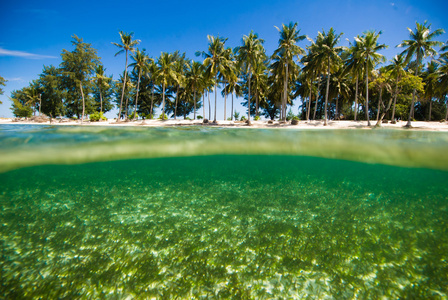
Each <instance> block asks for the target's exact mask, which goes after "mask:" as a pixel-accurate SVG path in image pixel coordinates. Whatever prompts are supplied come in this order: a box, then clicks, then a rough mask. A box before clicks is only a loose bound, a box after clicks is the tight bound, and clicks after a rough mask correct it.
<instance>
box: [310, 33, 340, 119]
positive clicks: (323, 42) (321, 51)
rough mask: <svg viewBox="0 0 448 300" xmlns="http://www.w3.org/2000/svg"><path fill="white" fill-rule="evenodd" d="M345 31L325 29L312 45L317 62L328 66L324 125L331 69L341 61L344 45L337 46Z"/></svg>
mask: <svg viewBox="0 0 448 300" xmlns="http://www.w3.org/2000/svg"><path fill="white" fill-rule="evenodd" d="M342 34H343V33H340V34H336V32H335V31H334V29H333V28H330V30H329V31H328V33H325V31H324V30H322V33H321V32H318V34H317V38H316V42H315V43H314V44H313V45H311V47H312V48H313V49H312V51H315V53H316V54H315V55H314V59H315V60H316V62H317V63H319V62H320V63H322V64H325V65H326V67H327V88H326V92H325V108H324V110H325V120H324V126H326V125H327V106H328V94H329V91H330V76H331V70H332V69H334V68H335V67H336V66H337V64H338V63H340V62H341V57H340V56H339V54H340V53H341V52H342V50H343V49H344V47H337V46H336V45H337V44H338V43H339V40H340V38H341V36H342Z"/></svg>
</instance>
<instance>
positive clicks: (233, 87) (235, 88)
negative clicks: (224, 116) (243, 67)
mask: <svg viewBox="0 0 448 300" xmlns="http://www.w3.org/2000/svg"><path fill="white" fill-rule="evenodd" d="M232 71H233V72H234V73H233V74H232V76H229V77H228V78H227V85H225V86H224V89H223V91H222V93H223V94H224V95H228V94H231V95H232V108H231V113H230V119H231V120H233V117H234V110H233V94H234V93H235V96H236V97H238V96H242V88H241V85H239V84H238V80H239V75H240V74H239V71H240V68H238V67H235V68H233V69H232Z"/></svg>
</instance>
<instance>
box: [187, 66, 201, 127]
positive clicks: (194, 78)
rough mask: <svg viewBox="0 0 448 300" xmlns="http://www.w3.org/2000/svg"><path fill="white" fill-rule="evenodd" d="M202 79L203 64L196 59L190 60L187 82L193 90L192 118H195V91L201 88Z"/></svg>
mask: <svg viewBox="0 0 448 300" xmlns="http://www.w3.org/2000/svg"><path fill="white" fill-rule="evenodd" d="M203 80H204V66H203V65H202V64H201V63H200V62H197V61H192V62H191V63H190V64H189V65H188V72H187V83H188V86H189V87H190V89H191V90H192V91H193V101H194V112H193V114H194V116H193V120H196V92H198V91H200V90H201V87H202V85H203Z"/></svg>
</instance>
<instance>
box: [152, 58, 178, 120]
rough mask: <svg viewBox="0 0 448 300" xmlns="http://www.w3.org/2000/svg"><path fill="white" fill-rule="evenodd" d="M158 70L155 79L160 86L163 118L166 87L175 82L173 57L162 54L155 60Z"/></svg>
mask: <svg viewBox="0 0 448 300" xmlns="http://www.w3.org/2000/svg"><path fill="white" fill-rule="evenodd" d="M157 65H158V70H157V77H158V79H159V84H162V116H163V117H164V116H165V91H166V87H167V85H169V84H171V83H172V82H173V81H176V80H177V74H176V72H175V71H174V60H173V55H172V54H170V53H166V52H162V54H161V55H160V57H159V59H158V60H157Z"/></svg>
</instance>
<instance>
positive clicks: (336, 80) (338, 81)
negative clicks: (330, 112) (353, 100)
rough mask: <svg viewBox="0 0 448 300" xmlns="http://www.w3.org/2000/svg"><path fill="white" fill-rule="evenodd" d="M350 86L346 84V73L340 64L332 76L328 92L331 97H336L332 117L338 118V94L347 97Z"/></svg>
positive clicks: (343, 97)
mask: <svg viewBox="0 0 448 300" xmlns="http://www.w3.org/2000/svg"><path fill="white" fill-rule="evenodd" d="M349 90H350V88H349V85H348V78H347V73H346V72H345V70H344V69H343V65H342V64H340V65H339V66H337V67H336V69H335V73H334V75H333V76H332V79H331V82H330V94H331V95H332V96H331V98H336V107H335V112H334V118H335V119H336V120H339V109H338V108H339V96H342V99H348V98H349V94H350V92H349Z"/></svg>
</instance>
